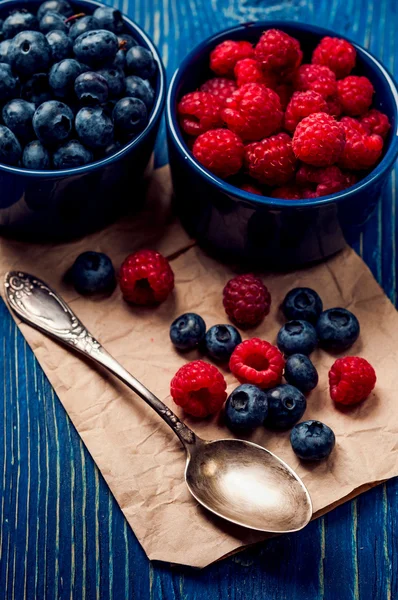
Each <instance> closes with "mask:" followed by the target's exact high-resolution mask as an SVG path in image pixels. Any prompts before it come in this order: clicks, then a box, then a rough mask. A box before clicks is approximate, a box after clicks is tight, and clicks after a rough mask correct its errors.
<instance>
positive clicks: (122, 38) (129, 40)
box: [117, 33, 138, 52]
mask: <svg viewBox="0 0 398 600" xmlns="http://www.w3.org/2000/svg"><path fill="white" fill-rule="evenodd" d="M117 39H118V42H119V48H120V49H121V50H123V51H124V52H127V51H128V50H130V48H132V47H133V46H137V45H138V44H137V42H136V41H135V39H134V38H133V37H132V36H131V35H128V34H127V33H122V34H120V35H118V36H117Z"/></svg>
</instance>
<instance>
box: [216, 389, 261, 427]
mask: <svg viewBox="0 0 398 600" xmlns="http://www.w3.org/2000/svg"><path fill="white" fill-rule="evenodd" d="M267 414H268V400H267V395H266V393H265V392H263V390H260V388H258V387H256V386H255V385H250V384H248V383H245V384H243V385H240V386H239V387H237V388H236V389H235V390H234V391H233V392H232V394H230V396H229V398H228V400H227V403H226V405H225V424H226V425H227V427H228V428H229V429H230V430H231V431H234V432H237V433H240V432H243V433H250V432H252V431H254V429H256V428H257V427H259V426H260V425H262V424H263V423H264V421H265V419H266V417H267Z"/></svg>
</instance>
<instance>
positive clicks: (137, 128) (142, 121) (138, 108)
mask: <svg viewBox="0 0 398 600" xmlns="http://www.w3.org/2000/svg"><path fill="white" fill-rule="evenodd" d="M112 117H113V122H114V125H115V129H116V131H117V132H118V134H119V136H120V137H121V138H123V139H128V138H129V137H131V136H132V135H138V134H139V133H141V131H143V130H144V129H145V126H146V124H147V122H148V113H147V109H146V106H145V104H144V103H143V102H142V100H139V99H138V98H122V99H121V100H119V102H118V103H117V104H116V106H115V108H114V109H113V113H112Z"/></svg>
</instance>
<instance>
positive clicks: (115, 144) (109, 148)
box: [103, 142, 122, 156]
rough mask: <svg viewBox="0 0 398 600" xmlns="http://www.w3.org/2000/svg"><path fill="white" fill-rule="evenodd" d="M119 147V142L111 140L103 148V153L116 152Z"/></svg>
mask: <svg viewBox="0 0 398 600" xmlns="http://www.w3.org/2000/svg"><path fill="white" fill-rule="evenodd" d="M120 148H122V144H121V143H120V142H112V143H111V144H109V146H107V147H106V148H104V150H103V155H104V156H111V155H112V154H116V152H118V151H119V150H120Z"/></svg>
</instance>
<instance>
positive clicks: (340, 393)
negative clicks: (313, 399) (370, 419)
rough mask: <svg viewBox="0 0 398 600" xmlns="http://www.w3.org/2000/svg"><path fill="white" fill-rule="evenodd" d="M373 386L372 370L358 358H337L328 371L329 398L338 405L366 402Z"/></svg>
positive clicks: (374, 377)
mask: <svg viewBox="0 0 398 600" xmlns="http://www.w3.org/2000/svg"><path fill="white" fill-rule="evenodd" d="M375 385H376V373H375V370H374V368H373V367H372V365H370V364H369V363H368V361H367V360H365V359H364V358H360V357H359V356H345V357H344V358H338V359H337V360H336V362H335V363H334V364H333V365H332V367H331V369H330V371H329V387H330V396H331V398H332V400H334V401H335V402H337V403H338V404H346V405H348V404H357V403H358V402H362V401H363V400H366V398H367V397H368V396H369V395H370V393H371V391H372V390H373V388H374V387H375Z"/></svg>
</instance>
